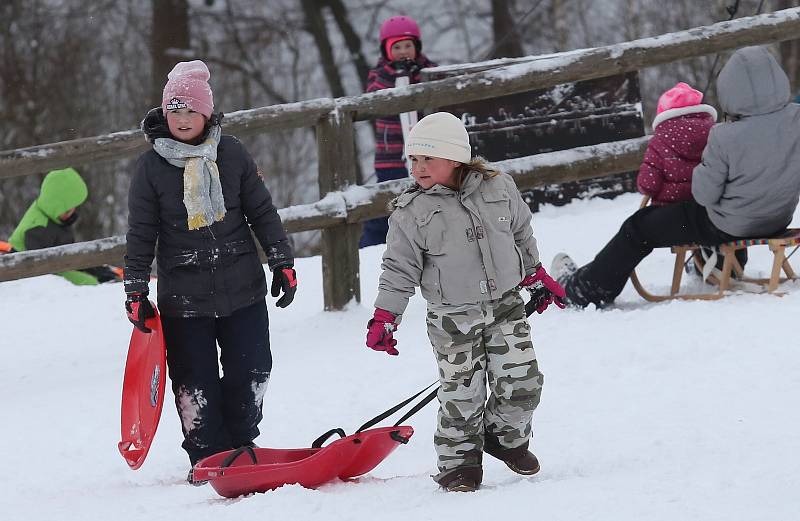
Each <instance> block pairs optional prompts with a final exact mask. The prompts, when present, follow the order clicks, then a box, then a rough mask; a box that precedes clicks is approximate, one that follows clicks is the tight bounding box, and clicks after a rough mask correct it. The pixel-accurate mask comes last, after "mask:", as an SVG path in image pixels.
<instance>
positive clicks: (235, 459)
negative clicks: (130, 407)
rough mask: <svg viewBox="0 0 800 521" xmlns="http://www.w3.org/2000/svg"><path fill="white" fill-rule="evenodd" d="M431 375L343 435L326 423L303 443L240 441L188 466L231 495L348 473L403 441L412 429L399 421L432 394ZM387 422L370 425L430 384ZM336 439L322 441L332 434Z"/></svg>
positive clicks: (315, 483)
mask: <svg viewBox="0 0 800 521" xmlns="http://www.w3.org/2000/svg"><path fill="white" fill-rule="evenodd" d="M438 384H439V382H438V381H436V382H434V383H432V384H431V385H429V386H428V387H426V388H424V389H422V390H421V391H419V392H418V393H417V394H415V395H414V396H412V397H410V398H408V399H406V400H404V401H402V402H400V403H399V404H397V405H395V406H394V407H392V408H391V409H389V410H387V411H385V412H383V413H381V414H379V415H378V416H376V417H375V418H373V419H371V420H369V421H368V422H366V423H365V424H364V425H362V426H361V427H360V428H359V429H358V430H357V431H356V432H355V433H354V434H351V435H350V436H346V435H345V432H344V430H343V429H341V428H336V429H331V430H329V431H328V432H326V433H325V434H323V435H322V436H320V437H319V438H317V439H316V440H314V442H313V443H312V444H311V447H310V448H307V449H267V448H255V447H242V448H239V449H236V450H229V451H225V452H220V453H218V454H214V455H213V456H209V457H207V458H205V459H202V460H200V461H198V462H197V464H195V466H194V473H193V478H194V479H195V480H197V481H206V480H207V481H209V482H210V483H211V486H212V487H213V488H214V490H216V491H217V493H218V494H219V495H221V496H224V497H228V498H234V497H238V496H241V495H244V494H251V493H253V492H266V491H268V490H274V489H276V488H278V487H281V486H283V485H290V484H298V485H301V486H303V487H306V488H317V487H319V486H320V485H322V484H324V483H328V482H330V481H333V480H335V479H337V478H338V479H343V480H344V479H349V478H354V477H356V476H360V475H362V474H366V473H367V472H369V471H371V470H372V469H374V468H375V467H377V466H378V465H379V464H380V463H381V462H382V461H383V460H384V459H386V457H387V456H389V454H391V453H392V451H394V449H396V448H397V447H398V446H399V445H400V444H405V443H408V441H409V439H410V438H411V436H412V435H413V434H414V429H412V428H411V427H410V426H408V425H400V424H401V423H403V422H404V421H406V420H407V419H408V418H410V417H411V416H413V415H414V414H415V413H417V412H418V411H419V410H420V409H422V408H423V407H424V406H425V405H426V404H427V403H429V402H430V401H431V400H433V398H435V397H436V392H437V391H438V388H439V387H438ZM433 386H436V388H435V389H434V390H433V391H432V392H430V393H429V394H428V395H426V396H425V397H424V398H422V399H421V400H420V401H419V402H418V403H417V404H416V405H414V406H413V407H412V408H411V409H410V410H409V411H408V412H407V413H405V414H404V415H403V416H402V417H401V418H400V419H399V420H397V422H396V423H395V424H394V426H392V427H376V428H371V427H373V426H374V425H375V424H377V423H378V422H381V421H383V420H384V419H386V418H388V417H389V416H391V415H393V414H394V413H396V412H397V411H399V410H400V409H402V408H403V407H405V406H406V405H408V404H409V403H411V402H412V401H414V400H416V399H417V398H418V397H419V396H420V395H422V394H423V393H424V392H425V391H427V390H428V389H430V388H431V387H433ZM334 434H338V435H339V436H341V439H338V440H336V441H334V442H331V443H330V444H328V445H326V446H325V447H323V446H322V444H323V443H325V441H327V440H328V438H330V437H331V436H332V435H334Z"/></svg>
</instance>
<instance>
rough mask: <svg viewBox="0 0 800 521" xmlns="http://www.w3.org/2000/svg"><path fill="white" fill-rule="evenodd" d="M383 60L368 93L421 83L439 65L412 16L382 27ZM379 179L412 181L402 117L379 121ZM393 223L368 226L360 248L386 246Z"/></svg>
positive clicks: (371, 77)
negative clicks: (423, 73)
mask: <svg viewBox="0 0 800 521" xmlns="http://www.w3.org/2000/svg"><path fill="white" fill-rule="evenodd" d="M380 40H381V45H380V50H381V57H380V59H379V60H378V64H377V65H376V66H375V68H374V69H372V70H370V72H369V76H368V77H367V92H374V91H376V90H381V89H391V88H393V87H394V86H395V81H396V80H397V78H398V77H399V76H408V77H409V83H419V81H420V70H421V69H424V68H426V67H435V66H436V64H435V63H433V62H432V61H430V60H429V59H428V58H427V57H426V56H425V55H424V54H422V52H421V51H422V41H421V39H420V31H419V26H418V25H417V22H415V21H414V20H413V19H412V18H410V17H408V16H393V17H391V18H389V19H387V20H386V21H384V22H383V24H381V30H380ZM375 176H376V177H377V181H378V182H381V181H389V180H392V179H402V178H406V177H408V170H407V169H406V163H405V157H404V155H403V129H402V127H401V126H400V117H399V116H387V117H384V118H378V119H377V120H375ZM388 230H389V223H388V220H387V218H386V217H380V218H378V219H372V220H370V221H367V222H365V223H364V233H363V235H362V236H361V241H360V243H359V246H360V247H362V248H363V247H365V246H372V245H375V244H384V243H385V242H386V232H387V231H388Z"/></svg>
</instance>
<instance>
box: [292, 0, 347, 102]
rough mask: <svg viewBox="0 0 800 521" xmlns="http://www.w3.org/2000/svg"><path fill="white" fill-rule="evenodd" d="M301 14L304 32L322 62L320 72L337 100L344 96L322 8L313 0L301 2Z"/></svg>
mask: <svg viewBox="0 0 800 521" xmlns="http://www.w3.org/2000/svg"><path fill="white" fill-rule="evenodd" d="M301 4H302V6H303V14H304V15H305V19H306V30H307V31H308V32H310V33H311V36H313V37H314V43H316V44H317V50H318V51H319V59H320V61H321V62H322V70H323V71H325V79H326V80H328V86H329V87H330V88H331V95H333V97H335V98H338V97H341V96H344V95H345V92H344V87H343V86H342V78H341V76H340V75H339V70H338V69H337V68H336V60H334V57H333V48H332V47H331V40H330V37H329V36H328V27H327V26H326V25H325V15H324V14H323V12H322V8H321V7H319V4H318V3H317V2H316V1H315V0H302V1H301Z"/></svg>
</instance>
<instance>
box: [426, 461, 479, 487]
mask: <svg viewBox="0 0 800 521" xmlns="http://www.w3.org/2000/svg"><path fill="white" fill-rule="evenodd" d="M433 479H434V480H435V481H436V482H437V483H439V485H440V486H441V487H442V488H443V489H445V490H446V491H448V492H475V491H476V490H478V489H479V488H481V481H482V480H483V468H481V467H456V468H454V469H453V470H449V471H445V472H442V473H440V474H439V475H437V476H436V477H434V478H433Z"/></svg>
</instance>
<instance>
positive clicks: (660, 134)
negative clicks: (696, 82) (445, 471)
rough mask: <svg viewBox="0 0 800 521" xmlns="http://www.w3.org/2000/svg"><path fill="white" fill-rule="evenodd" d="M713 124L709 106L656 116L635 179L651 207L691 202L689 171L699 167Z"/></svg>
mask: <svg viewBox="0 0 800 521" xmlns="http://www.w3.org/2000/svg"><path fill="white" fill-rule="evenodd" d="M716 120H717V111H716V110H715V109H714V107H711V106H710V105H692V106H688V107H680V108H676V109H669V110H665V111H664V112H662V113H660V114H659V115H658V116H656V118H655V120H654V121H653V137H652V138H651V139H650V143H649V144H648V146H647V152H645V154H644V161H643V162H642V166H641V167H640V168H639V176H638V177H637V178H636V185H637V187H638V188H639V191H640V192H641V193H643V194H645V195H649V196H650V197H651V204H654V205H664V204H671V203H678V202H681V201H690V200H692V171H693V170H694V167H696V166H697V165H698V164H699V163H700V159H701V157H702V155H703V149H704V148H705V146H706V142H707V141H708V133H709V132H710V131H711V127H713V126H714V124H715V122H716Z"/></svg>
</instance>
